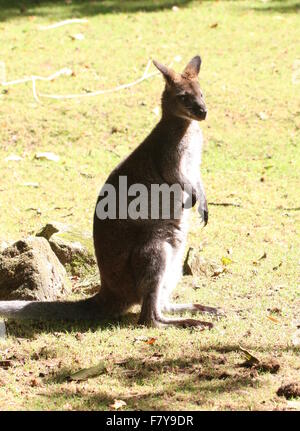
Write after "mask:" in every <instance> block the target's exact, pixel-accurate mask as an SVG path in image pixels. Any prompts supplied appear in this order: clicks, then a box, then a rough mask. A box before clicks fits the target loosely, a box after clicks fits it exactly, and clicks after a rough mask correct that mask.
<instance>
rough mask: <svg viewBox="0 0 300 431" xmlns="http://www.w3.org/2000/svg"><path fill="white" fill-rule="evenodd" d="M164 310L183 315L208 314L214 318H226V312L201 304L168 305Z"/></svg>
mask: <svg viewBox="0 0 300 431" xmlns="http://www.w3.org/2000/svg"><path fill="white" fill-rule="evenodd" d="M164 310H165V311H166V312H168V313H182V312H186V311H190V312H191V313H193V314H194V313H198V312H199V313H208V314H212V315H214V316H225V315H226V314H225V312H224V311H223V310H222V309H220V308H215V307H208V306H206V305H201V304H168V305H167V306H166V307H165V308H164Z"/></svg>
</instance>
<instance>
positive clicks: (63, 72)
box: [0, 57, 176, 102]
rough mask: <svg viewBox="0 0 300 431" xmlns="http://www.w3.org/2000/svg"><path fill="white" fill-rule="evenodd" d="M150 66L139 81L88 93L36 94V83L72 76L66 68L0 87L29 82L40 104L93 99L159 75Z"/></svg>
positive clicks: (6, 82) (149, 63) (3, 82)
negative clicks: (62, 76)
mask: <svg viewBox="0 0 300 431" xmlns="http://www.w3.org/2000/svg"><path fill="white" fill-rule="evenodd" d="M175 60H176V57H175ZM172 64H173V63H170V64H169V67H171V66H172ZM1 65H2V70H3V73H2V76H3V77H5V64H4V63H3V62H0V66H1ZM150 66H151V60H148V63H147V65H146V68H145V71H144V73H143V75H142V76H141V77H140V78H139V79H137V80H135V81H133V82H129V83H128V84H122V85H118V86H117V87H114V88H108V89H106V90H96V91H92V92H89V93H78V94H47V93H38V92H37V88H36V81H53V80H54V79H55V78H58V77H59V76H61V75H67V76H70V75H72V70H71V69H69V68H67V67H64V68H63V69H60V70H58V71H57V72H55V73H53V74H52V75H50V76H47V77H43V76H39V75H31V76H26V77H24V78H21V79H16V80H14V81H2V82H1V85H3V86H10V85H17V84H22V83H24V82H31V83H32V93H33V97H34V99H35V100H36V102H40V100H39V98H41V97H44V98H48V99H55V100H63V99H79V98H83V97H94V96H98V95H101V94H108V93H114V92H116V91H120V90H123V89H126V88H130V87H133V86H134V85H137V84H139V83H141V82H143V81H145V80H146V79H149V78H152V77H154V76H156V75H159V74H160V72H159V71H155V72H152V73H149V68H150Z"/></svg>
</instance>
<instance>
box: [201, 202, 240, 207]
mask: <svg viewBox="0 0 300 431" xmlns="http://www.w3.org/2000/svg"><path fill="white" fill-rule="evenodd" d="M208 205H214V206H220V207H237V208H240V207H241V205H240V204H234V203H231V202H208Z"/></svg>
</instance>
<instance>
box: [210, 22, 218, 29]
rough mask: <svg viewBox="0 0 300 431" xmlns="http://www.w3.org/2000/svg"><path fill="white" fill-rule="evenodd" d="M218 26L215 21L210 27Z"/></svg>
mask: <svg viewBox="0 0 300 431" xmlns="http://www.w3.org/2000/svg"><path fill="white" fill-rule="evenodd" d="M217 27H218V23H217V22H214V23H213V24H211V25H210V28H217Z"/></svg>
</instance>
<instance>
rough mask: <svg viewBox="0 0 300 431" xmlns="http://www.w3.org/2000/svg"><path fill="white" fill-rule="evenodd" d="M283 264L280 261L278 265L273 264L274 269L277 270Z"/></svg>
mask: <svg viewBox="0 0 300 431" xmlns="http://www.w3.org/2000/svg"><path fill="white" fill-rule="evenodd" d="M281 265H282V262H280V263H279V264H278V265H277V266H273V271H277V269H279V268H280V267H281Z"/></svg>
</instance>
